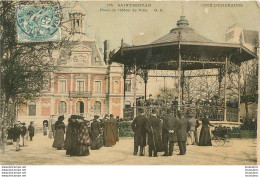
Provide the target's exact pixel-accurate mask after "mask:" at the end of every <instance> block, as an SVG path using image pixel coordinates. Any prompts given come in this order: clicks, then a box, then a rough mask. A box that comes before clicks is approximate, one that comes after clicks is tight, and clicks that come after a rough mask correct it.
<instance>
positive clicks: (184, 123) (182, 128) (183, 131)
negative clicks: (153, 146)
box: [177, 111, 189, 155]
mask: <svg viewBox="0 0 260 177" xmlns="http://www.w3.org/2000/svg"><path fill="white" fill-rule="evenodd" d="M177 114H178V117H179V120H178V123H177V124H178V125H177V137H178V144H179V149H180V154H178V155H185V154H186V141H187V132H188V131H189V121H188V120H187V119H185V117H184V115H181V113H180V112H179V111H178V113H177Z"/></svg>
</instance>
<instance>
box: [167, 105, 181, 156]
mask: <svg viewBox="0 0 260 177" xmlns="http://www.w3.org/2000/svg"><path fill="white" fill-rule="evenodd" d="M177 126H178V119H177V118H176V117H174V115H173V114H172V111H171V110H170V109H167V116H166V117H165V118H164V120H163V144H164V154H163V156H172V154H173V148H174V147H173V145H174V142H177V141H178V139H177V132H176V130H177ZM168 147H169V148H168Z"/></svg>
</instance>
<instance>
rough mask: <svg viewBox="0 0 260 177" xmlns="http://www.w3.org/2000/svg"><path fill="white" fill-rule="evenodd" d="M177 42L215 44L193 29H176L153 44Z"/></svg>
mask: <svg viewBox="0 0 260 177" xmlns="http://www.w3.org/2000/svg"><path fill="white" fill-rule="evenodd" d="M177 41H187V42H213V41H211V40H210V39H207V38H206V37H203V36H201V35H199V34H197V33H195V31H194V29H192V28H174V29H172V30H171V32H170V33H169V34H166V35H165V36H163V37H161V38H159V39H157V40H155V41H154V42H152V44H160V43H167V42H177Z"/></svg>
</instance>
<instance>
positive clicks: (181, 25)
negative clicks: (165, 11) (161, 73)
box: [111, 15, 256, 70]
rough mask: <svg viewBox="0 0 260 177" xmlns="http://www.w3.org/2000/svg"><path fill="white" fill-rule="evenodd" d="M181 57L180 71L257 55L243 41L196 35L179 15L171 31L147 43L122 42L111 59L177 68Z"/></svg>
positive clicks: (125, 63) (157, 67) (238, 60)
mask: <svg viewBox="0 0 260 177" xmlns="http://www.w3.org/2000/svg"><path fill="white" fill-rule="evenodd" d="M121 42H122V41H121ZM180 56H181V58H182V65H181V67H182V69H183V70H192V69H211V68H219V67H222V66H223V64H225V61H226V58H229V60H230V61H231V62H233V63H235V64H240V63H241V62H244V61H247V60H250V59H253V58H256V55H255V54H254V53H253V52H251V51H250V50H249V49H247V48H246V47H245V46H243V45H242V44H228V43H218V42H213V41H211V40H210V39H208V38H206V37H203V36H201V35H199V34H197V33H196V32H195V30H194V29H192V28H190V27H189V22H188V20H186V19H185V16H184V15H182V16H181V18H180V20H178V21H177V27H176V28H174V29H172V30H171V31H170V33H168V34H166V35H165V36H163V37H161V38H159V39H157V40H155V41H154V42H152V43H151V44H147V45H139V46H124V45H121V48H120V50H119V51H117V52H116V53H115V54H114V55H113V56H112V57H111V61H113V62H118V63H122V64H124V65H129V66H132V65H133V62H134V61H135V63H136V64H137V65H139V66H141V67H143V68H146V69H159V70H176V69H178V59H179V57H180Z"/></svg>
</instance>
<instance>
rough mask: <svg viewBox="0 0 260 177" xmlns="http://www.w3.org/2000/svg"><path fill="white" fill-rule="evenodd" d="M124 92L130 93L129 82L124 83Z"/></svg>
mask: <svg viewBox="0 0 260 177" xmlns="http://www.w3.org/2000/svg"><path fill="white" fill-rule="evenodd" d="M125 91H126V92H131V80H126V81H125Z"/></svg>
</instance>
